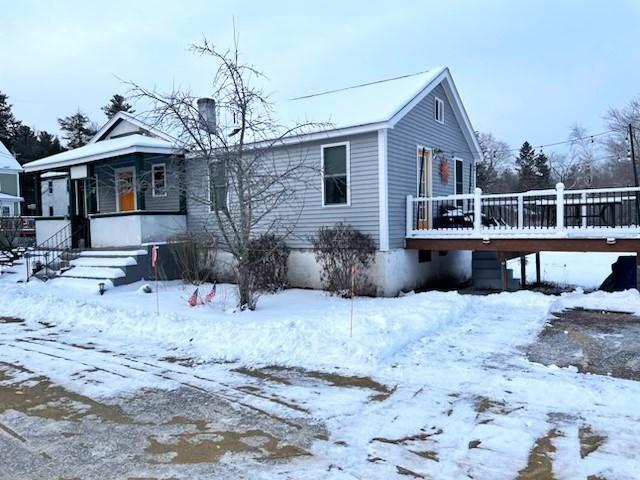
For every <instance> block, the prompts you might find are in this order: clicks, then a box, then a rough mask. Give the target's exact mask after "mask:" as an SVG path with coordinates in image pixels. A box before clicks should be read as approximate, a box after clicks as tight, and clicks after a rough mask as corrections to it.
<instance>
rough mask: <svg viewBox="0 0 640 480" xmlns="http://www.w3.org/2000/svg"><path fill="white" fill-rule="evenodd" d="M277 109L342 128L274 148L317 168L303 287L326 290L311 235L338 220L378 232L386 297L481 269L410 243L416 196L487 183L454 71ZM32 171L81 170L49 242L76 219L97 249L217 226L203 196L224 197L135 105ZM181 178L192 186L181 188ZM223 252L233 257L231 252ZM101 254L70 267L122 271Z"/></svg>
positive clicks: (464, 258) (297, 239)
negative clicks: (409, 203) (411, 204)
mask: <svg viewBox="0 0 640 480" xmlns="http://www.w3.org/2000/svg"><path fill="white" fill-rule="evenodd" d="M275 113H276V116H277V118H278V120H279V121H281V122H282V123H283V124H292V123H297V122H305V121H313V122H323V123H326V124H328V125H330V127H323V128H322V129H319V130H318V131H311V132H308V133H305V134H304V135H298V136H295V137H289V138H285V139H283V140H282V141H281V142H280V143H279V144H278V147H277V148H276V149H274V150H273V152H272V155H274V157H275V158H276V160H277V159H278V157H282V158H283V159H284V158H287V157H292V156H296V157H299V158H304V162H305V163H306V164H308V166H309V167H310V169H309V171H310V172H315V173H310V175H312V177H310V178H307V179H306V182H305V190H304V194H303V198H302V201H301V202H300V203H296V204H295V205H290V206H289V207H290V209H292V210H296V215H295V217H296V223H295V228H294V230H293V232H292V233H291V235H290V236H289V237H288V239H287V241H288V243H289V245H290V247H291V248H292V253H291V256H290V261H289V280H290V284H291V285H292V286H296V287H311V288H320V287H321V284H320V274H319V269H318V266H317V264H316V262H315V259H314V256H313V252H312V251H311V248H310V247H311V245H310V241H309V237H310V236H311V235H313V234H314V233H315V232H316V231H317V229H318V228H319V227H321V226H324V225H333V224H335V223H337V222H344V223H348V224H351V225H353V226H354V227H355V228H357V229H359V230H361V231H363V232H366V233H368V234H370V235H371V236H372V238H373V239H374V241H375V243H376V246H377V253H376V260H375V263H374V265H373V266H372V268H371V269H370V271H369V272H367V273H366V274H367V275H368V277H369V279H370V281H371V283H372V284H373V286H374V287H375V289H376V292H377V294H379V295H396V294H397V293H399V292H400V291H401V290H406V289H413V288H416V287H419V286H421V285H424V284H426V283H428V282H432V281H437V280H438V279H441V278H443V277H451V278H453V279H456V280H464V279H467V278H468V277H469V276H470V273H471V256H470V253H469V252H450V253H448V254H445V253H444V252H443V253H442V254H435V255H431V254H430V253H428V252H419V251H417V250H409V249H406V248H405V237H406V223H407V214H406V198H407V195H413V196H417V197H426V196H433V195H449V194H454V193H470V192H472V191H473V189H474V187H475V181H474V162H475V161H476V160H477V159H478V158H479V153H478V152H479V146H478V144H477V141H476V138H475V134H474V131H473V128H472V127H471V124H470V122H469V119H468V117H467V114H466V112H465V109H464V106H463V104H462V101H461V99H460V96H459V94H458V92H457V90H456V87H455V85H454V83H453V79H452V77H451V74H450V72H449V70H448V69H447V68H444V67H443V68H436V69H432V70H429V71H427V72H424V73H422V74H418V75H411V76H406V77H402V78H398V79H395V80H391V81H386V82H381V83H373V84H368V85H363V86H360V87H357V88H350V89H344V90H337V91H334V92H329V93H324V94H321V95H315V96H308V97H305V98H300V99H296V100H292V101H287V102H282V103H280V104H278V105H277V107H276V112H275ZM25 170H26V171H27V172H33V173H40V174H43V173H46V172H51V171H56V172H63V173H67V174H68V175H69V177H68V178H69V182H70V184H69V185H70V187H69V189H68V191H69V192H68V199H69V200H68V202H69V203H68V204H69V205H70V208H69V214H68V215H61V216H55V215H54V216H49V217H40V218H39V219H38V221H37V223H36V231H37V237H38V240H39V241H43V240H44V239H45V238H47V237H49V236H51V235H52V234H54V233H55V232H57V231H59V230H60V229H65V228H67V229H68V231H69V232H70V235H71V236H72V237H73V238H72V239H71V240H70V243H72V244H73V245H74V246H78V247H85V248H88V247H92V248H94V249H95V248H113V249H120V250H129V251H138V252H141V251H144V250H145V249H148V246H149V245H150V244H152V243H163V242H166V241H168V240H170V239H171V237H172V236H173V235H175V234H178V233H184V232H195V231H199V230H202V229H203V228H207V227H208V229H211V225H212V222H213V212H212V211H211V202H208V201H202V199H210V198H211V195H217V194H220V191H219V188H218V187H217V186H218V185H221V182H220V181H219V179H216V178H215V175H216V170H215V169H212V168H211V166H210V165H206V164H205V162H203V161H202V160H201V159H198V158H194V157H193V156H191V155H189V154H187V155H185V152H184V151H183V150H182V149H180V148H179V146H177V144H176V142H175V141H174V140H173V139H172V138H171V137H170V136H169V135H167V134H165V133H163V132H159V131H157V130H156V129H154V128H152V127H150V126H149V125H146V124H145V123H144V122H142V121H140V120H139V119H137V118H134V117H132V116H131V115H128V114H126V113H119V114H117V115H115V116H114V117H113V118H112V119H111V120H110V121H109V122H108V123H107V124H106V125H105V126H103V127H102V128H101V129H100V131H99V132H98V133H97V134H96V136H95V137H94V139H93V140H92V141H91V143H90V144H89V145H86V146H84V147H80V148H78V149H75V150H71V151H69V152H64V153H61V154H58V155H54V156H52V157H48V158H45V159H41V160H38V161H35V162H31V163H29V164H27V165H25ZM176 183H180V184H182V185H186V189H184V188H174V187H175V185H174V184H176ZM223 183H224V182H222V184H223ZM185 190H186V191H185ZM421 221H424V222H429V221H432V219H430V218H425V219H423V220H421ZM88 252H89V253H86V254H85V255H87V256H89V255H91V253H90V252H91V250H89V251H88ZM219 260H220V261H219V264H220V265H225V263H226V264H228V261H227V260H228V256H225V254H224V253H223V252H221V253H220V255H219ZM229 261H230V260H229ZM91 263H92V262H90V261H88V260H87V261H84V262H80V265H78V267H82V266H84V267H88V268H86V269H85V271H84V272H83V271H82V270H78V269H77V268H76V269H72V270H70V271H69V272H67V273H68V274H69V275H74V270H75V274H76V275H79V274H81V275H79V276H86V277H88V278H94V276H96V275H97V274H98V273H100V274H105V275H107V274H109V273H110V272H109V271H108V270H107V269H109V268H112V267H111V266H105V265H107V264H106V263H105V262H104V261H99V262H98V261H95V262H93V263H96V264H99V265H100V268H97V267H96V266H95V265H91ZM221 268H223V267H221ZM101 269H102V270H104V271H102V270H101ZM223 269H224V268H223ZM220 273H221V275H222V274H224V273H225V272H224V271H222V272H220ZM118 275H119V274H118ZM120 278H122V277H120ZM121 281H122V280H121Z"/></svg>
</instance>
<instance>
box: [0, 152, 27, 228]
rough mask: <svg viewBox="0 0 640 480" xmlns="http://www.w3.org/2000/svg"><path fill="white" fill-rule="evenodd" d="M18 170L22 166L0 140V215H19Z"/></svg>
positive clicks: (20, 170)
mask: <svg viewBox="0 0 640 480" xmlns="http://www.w3.org/2000/svg"><path fill="white" fill-rule="evenodd" d="M20 172H22V167H21V166H20V164H19V163H18V161H17V160H16V159H15V158H14V156H13V155H11V153H10V152H9V150H8V149H7V147H5V146H4V145H3V144H2V142H0V216H3V217H13V216H18V215H20V204H21V203H22V201H23V199H22V197H21V196H20V178H19V177H20Z"/></svg>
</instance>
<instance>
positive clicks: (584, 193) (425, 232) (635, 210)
mask: <svg viewBox="0 0 640 480" xmlns="http://www.w3.org/2000/svg"><path fill="white" fill-rule="evenodd" d="M406 215H407V217H406V221H407V224H406V230H407V233H406V235H407V237H409V238H428V237H444V236H462V237H469V236H476V237H484V236H487V235H490V236H492V237H495V236H505V237H509V236H511V237H514V236H527V237H530V236H536V235H538V236H539V235H545V236H567V237H570V236H571V237H585V238H586V237H598V236H605V237H606V236H610V235H611V234H612V233H615V235H616V236H638V235H640V227H639V225H640V187H621V188H598V189H587V190H565V188H564V185H563V184H562V183H559V184H557V185H556V188H555V189H549V190H531V191H528V192H522V193H497V194H483V193H482V190H481V189H479V188H476V190H475V192H474V193H470V194H463V195H449V196H443V197H419V198H415V197H412V196H408V197H407V207H406Z"/></svg>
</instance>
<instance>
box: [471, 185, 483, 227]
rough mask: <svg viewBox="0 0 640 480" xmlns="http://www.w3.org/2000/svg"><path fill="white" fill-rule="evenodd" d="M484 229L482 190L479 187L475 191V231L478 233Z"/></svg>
mask: <svg viewBox="0 0 640 480" xmlns="http://www.w3.org/2000/svg"><path fill="white" fill-rule="evenodd" d="M481 227H482V189H481V188H480V187H477V188H476V189H475V190H474V191H473V229H474V230H475V231H476V232H479V231H480V228H481Z"/></svg>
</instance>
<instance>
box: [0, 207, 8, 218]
mask: <svg viewBox="0 0 640 480" xmlns="http://www.w3.org/2000/svg"><path fill="white" fill-rule="evenodd" d="M0 216H2V217H9V216H11V209H10V208H9V207H7V206H4V205H3V206H2V209H1V210H0Z"/></svg>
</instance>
